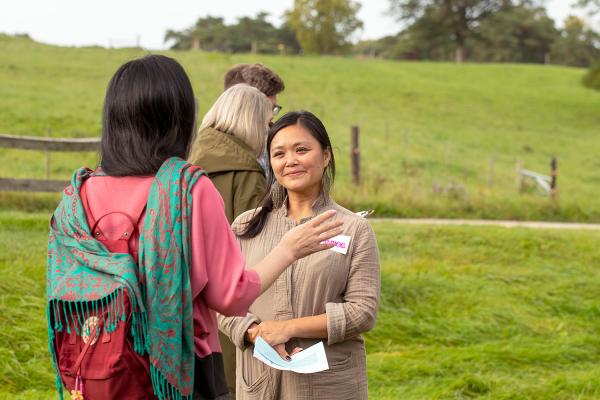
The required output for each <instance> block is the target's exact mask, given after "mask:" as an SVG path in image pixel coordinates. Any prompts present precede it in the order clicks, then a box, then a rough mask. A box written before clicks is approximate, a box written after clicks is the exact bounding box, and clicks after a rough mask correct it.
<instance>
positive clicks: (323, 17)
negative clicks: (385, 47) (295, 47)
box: [285, 0, 363, 54]
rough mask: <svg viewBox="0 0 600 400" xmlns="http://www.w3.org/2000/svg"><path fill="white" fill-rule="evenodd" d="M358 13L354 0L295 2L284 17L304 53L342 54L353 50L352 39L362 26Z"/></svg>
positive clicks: (358, 6)
mask: <svg viewBox="0 0 600 400" xmlns="http://www.w3.org/2000/svg"><path fill="white" fill-rule="evenodd" d="M359 9H360V4H358V3H354V2H353V1H352V0H295V1H294V8H293V9H292V10H290V11H287V12H286V13H285V17H286V19H287V24H288V25H289V27H290V28H291V29H293V30H294V32H295V33H296V37H297V38H298V41H299V42H300V45H301V46H302V50H303V51H304V52H305V53H318V54H340V53H345V52H347V51H348V50H349V49H350V48H351V43H350V37H351V35H352V34H353V33H354V32H355V31H356V30H357V29H360V28H362V26H363V23H362V22H361V21H360V20H359V19H358V17H357V16H356V14H357V13H358V10H359Z"/></svg>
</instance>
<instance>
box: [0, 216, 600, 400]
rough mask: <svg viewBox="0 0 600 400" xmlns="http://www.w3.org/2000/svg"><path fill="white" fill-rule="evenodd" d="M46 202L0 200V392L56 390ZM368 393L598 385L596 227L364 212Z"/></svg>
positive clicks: (562, 390) (535, 391) (20, 394)
mask: <svg viewBox="0 0 600 400" xmlns="http://www.w3.org/2000/svg"><path fill="white" fill-rule="evenodd" d="M47 220H48V215H47V214H43V213H40V214H25V213H14V212H13V213H7V212H0V399H3V398H6V399H8V398H10V399H50V398H55V395H54V392H53V391H52V388H53V382H54V378H53V374H52V371H51V363H50V360H49V357H48V351H47V343H46V327H45V320H44V319H45V314H44V285H45V280H44V276H45V247H46V240H47ZM374 228H375V231H376V234H377V237H378V242H379V246H380V249H381V258H382V293H381V300H382V301H381V307H380V312H379V318H378V322H377V325H376V327H375V329H374V330H373V331H372V332H370V333H369V334H367V335H366V341H367V353H368V370H369V387H370V397H371V398H373V399H390V400H391V399H399V398H402V399H467V398H480V399H596V398H599V397H600V337H599V336H598V331H599V329H600V300H599V298H598V293H600V279H599V278H600V270H599V268H598V265H600V249H599V248H598V246H597V243H598V240H600V232H576V231H568V232H567V231H543V230H527V229H504V228H492V227H485V228H481V227H427V226H422V227H420V226H403V225H396V224H393V223H380V222H375V223H374Z"/></svg>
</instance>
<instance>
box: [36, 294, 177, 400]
mask: <svg viewBox="0 0 600 400" xmlns="http://www.w3.org/2000/svg"><path fill="white" fill-rule="evenodd" d="M119 296H120V297H119ZM129 299H130V301H131V336H132V337H133V349H134V351H135V352H136V353H138V354H139V355H141V356H143V355H145V354H147V353H149V351H150V345H149V340H148V315H147V313H146V311H145V310H141V309H140V307H138V304H137V303H136V300H135V296H129ZM50 316H52V318H50ZM93 316H96V317H98V318H102V316H104V322H103V328H102V329H103V330H104V331H106V332H108V333H111V332H114V330H115V329H117V325H118V324H119V323H120V322H123V323H124V322H125V321H127V310H126V308H125V288H123V287H120V288H117V289H116V290H115V291H113V292H112V293H109V294H108V295H106V296H104V297H102V298H100V299H98V300H92V301H66V300H60V299H53V300H50V301H49V302H48V306H47V309H46V318H48V321H53V322H54V324H53V326H51V325H50V324H48V344H49V348H50V354H51V355H52V364H53V366H54V370H55V371H56V388H57V389H58V392H59V397H60V400H62V399H63V385H62V379H61V377H60V371H59V370H58V365H57V363H56V352H55V349H54V339H55V337H56V332H62V331H63V330H64V329H66V331H67V333H68V334H71V327H73V328H74V329H75V333H76V334H77V335H78V336H82V335H83V334H87V335H89V334H90V333H91V332H90V329H89V326H88V327H85V322H86V321H87V319H88V318H90V317H93ZM84 330H85V331H84ZM100 334H101V332H98V335H100ZM178 400H179V398H178Z"/></svg>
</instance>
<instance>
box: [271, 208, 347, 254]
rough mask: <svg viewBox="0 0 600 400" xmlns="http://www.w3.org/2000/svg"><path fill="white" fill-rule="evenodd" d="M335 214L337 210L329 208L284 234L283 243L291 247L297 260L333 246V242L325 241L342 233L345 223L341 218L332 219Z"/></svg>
mask: <svg viewBox="0 0 600 400" xmlns="http://www.w3.org/2000/svg"><path fill="white" fill-rule="evenodd" d="M335 214H336V211H335V210H328V211H325V212H324V213H321V214H319V215H317V216H316V217H315V218H313V219H312V220H310V221H308V222H306V223H304V224H301V225H298V226H296V227H295V228H293V229H291V230H289V231H288V232H287V233H286V234H285V235H284V236H283V238H282V239H281V243H282V244H284V245H285V246H288V248H289V249H291V251H292V254H293V255H294V258H295V259H296V260H298V259H300V258H303V257H306V256H308V255H310V254H313V253H316V252H318V251H322V250H327V249H330V248H332V247H333V246H334V245H333V244H329V243H324V241H326V240H328V239H331V238H332V237H334V236H337V235H339V234H341V233H342V228H341V226H342V225H343V222H342V221H341V220H331V218H333V216H334V215H335Z"/></svg>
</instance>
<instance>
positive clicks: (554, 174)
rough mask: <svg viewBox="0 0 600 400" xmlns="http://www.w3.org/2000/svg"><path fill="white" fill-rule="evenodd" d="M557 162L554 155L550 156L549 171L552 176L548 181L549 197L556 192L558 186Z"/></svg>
mask: <svg viewBox="0 0 600 400" xmlns="http://www.w3.org/2000/svg"><path fill="white" fill-rule="evenodd" d="M557 164H558V162H557V161H556V157H552V160H551V161H550V168H551V169H552V170H551V171H550V177H551V178H552V180H551V181H550V197H555V196H556V194H557V192H558V188H557V187H556V178H557Z"/></svg>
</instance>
